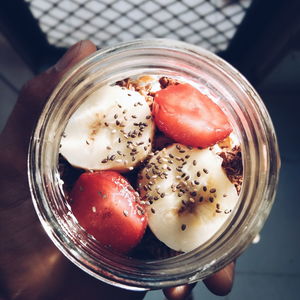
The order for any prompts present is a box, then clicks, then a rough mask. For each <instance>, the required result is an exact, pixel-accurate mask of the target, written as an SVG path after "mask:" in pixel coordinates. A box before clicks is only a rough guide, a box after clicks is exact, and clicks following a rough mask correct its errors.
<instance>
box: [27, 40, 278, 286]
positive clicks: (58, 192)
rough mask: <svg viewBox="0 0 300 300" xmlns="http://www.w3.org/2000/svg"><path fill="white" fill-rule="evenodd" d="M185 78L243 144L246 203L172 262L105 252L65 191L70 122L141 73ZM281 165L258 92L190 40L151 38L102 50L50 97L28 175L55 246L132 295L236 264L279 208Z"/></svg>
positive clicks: (34, 141)
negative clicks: (61, 163)
mask: <svg viewBox="0 0 300 300" xmlns="http://www.w3.org/2000/svg"><path fill="white" fill-rule="evenodd" d="M143 74H147V75H151V74H154V75H157V74H159V75H161V76H170V77H177V78H179V79H180V78H183V79H184V81H187V82H191V83H194V84H196V85H198V86H199V87H201V89H202V90H203V89H204V90H206V92H207V93H208V94H210V96H211V97H212V98H213V99H214V101H215V102H217V104H218V105H219V106H220V107H221V108H222V109H223V110H224V111H225V113H226V114H227V116H228V118H229V119H230V122H231V124H232V125H233V127H234V128H235V132H236V134H237V136H238V138H239V140H240V142H241V149H242V158H243V168H244V171H243V172H244V174H243V176H244V181H243V186H242V191H241V193H240V196H239V204H238V205H237V207H236V208H235V211H234V212H233V213H232V214H231V217H230V218H229V219H228V220H227V221H226V223H225V225H224V226H223V227H222V228H221V229H220V230H219V232H218V233H217V234H216V235H215V236H214V237H213V238H211V239H210V240H209V241H208V242H206V243H205V244H204V245H202V246H200V247H199V248H197V249H195V250H193V251H191V252H188V253H185V254H181V255H178V256H175V257H172V258H168V259H161V260H147V261H146V260H138V259H133V258H129V257H126V256H121V255H116V254H113V253H111V252H110V251H108V250H107V249H104V248H103V247H101V246H100V245H99V243H98V242H97V241H96V240H95V239H94V238H92V237H91V236H90V235H88V234H87V233H86V232H85V231H84V230H83V229H82V228H81V227H80V226H79V225H78V223H77V222H76V220H75V218H74V216H73V214H72V213H71V210H70V207H69V205H68V203H67V201H66V199H65V197H64V193H63V191H62V185H61V179H60V175H59V172H58V156H59V144H60V139H61V136H62V134H63V131H64V128H65V126H66V124H67V122H68V119H69V118H70V116H71V115H72V114H73V113H74V111H75V110H76V109H77V108H78V107H79V106H80V105H81V103H83V101H84V100H85V98H86V97H87V96H88V95H90V94H91V93H92V92H94V91H95V90H96V89H98V88H99V87H101V86H103V85H106V84H110V83H113V82H116V81H118V80H120V79H124V78H127V77H133V76H138V75H143ZM279 167H280V159H279V152H278V146H277V141H276V135H275V132H274V128H273V125H272V122H271V119H270V117H269V114H268V112H267V110H266V108H265V106H264V104H263V102H262V100H261V99H260V97H259V95H258V94H257V92H256V91H255V90H254V88H253V87H252V86H251V85H250V84H249V82H248V81H247V80H246V79H245V78H244V77H243V76H242V75H241V74H240V73H239V72H238V71H237V70H235V69H234V68H233V67H232V66H230V65H229V64H228V63H226V62H225V61H224V60H222V59H221V58H219V57H218V56H216V55H214V54H212V53H210V52H209V51H206V50H204V49H201V48H199V47H195V46H192V45H189V44H186V43H183V42H178V41H172V40H165V39H150V40H137V41H133V42H129V43H123V44H120V45H117V46H115V47H111V48H106V49H103V50H100V51H97V52H95V53H94V54H92V55H91V56H90V57H88V58H86V59H84V60H83V61H82V62H80V63H79V64H77V65H76V66H75V67H74V68H73V69H72V70H70V71H69V72H68V73H67V74H66V75H65V76H64V77H63V78H62V80H61V81H60V83H59V84H58V86H57V87H56V89H55V90H54V91H53V93H52V95H51V96H50V98H49V101H48V102H47V104H46V106H45V108H44V110H43V112H42V114H41V116H40V118H39V121H38V123H37V126H36V128H35V131H34V133H33V135H32V139H31V144H30V149H29V159H28V175H29V182H30V187H31V193H32V199H33V203H34V206H35V209H36V212H37V214H38V216H39V219H40V221H41V223H42V225H43V227H44V229H45V231H46V232H47V234H48V235H49V237H50V238H51V239H52V241H53V242H54V244H55V245H56V246H57V247H58V248H59V249H60V250H61V251H62V252H63V253H64V255H65V256H66V257H67V258H69V259H70V260H71V261H72V262H73V263H75V264H76V265H77V266H78V267H80V268H81V269H82V270H84V271H86V272H87V273H89V274H90V275H92V276H94V277H96V278H98V279H100V280H102V281H104V282H107V283H110V284H112V285H115V286H118V287H123V288H127V289H132V290H145V289H155V288H164V287H168V286H174V285H181V284H185V283H192V282H195V281H197V280H200V279H203V278H205V277H207V276H209V275H210V274H212V273H213V272H216V271H217V270H219V269H221V268H223V267H224V266H226V265H227V264H228V263H230V262H231V261H233V260H234V259H235V258H237V257H238V256H239V255H240V254H241V253H242V252H243V251H244V250H245V249H246V248H247V246H248V245H249V244H250V243H251V241H252V240H253V239H254V237H255V236H256V235H257V234H258V232H259V231H260V229H261V228H262V226H263V224H264V222H265V220H266V218H267V216H268V214H269V212H270V209H271V206H272V203H273V200H274V196H275V190H276V185H277V181H278V174H279Z"/></svg>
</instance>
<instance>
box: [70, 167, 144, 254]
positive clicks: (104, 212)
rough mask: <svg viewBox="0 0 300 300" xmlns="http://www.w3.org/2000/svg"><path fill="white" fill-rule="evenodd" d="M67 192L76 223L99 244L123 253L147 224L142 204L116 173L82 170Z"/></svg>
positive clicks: (139, 235)
mask: <svg viewBox="0 0 300 300" xmlns="http://www.w3.org/2000/svg"><path fill="white" fill-rule="evenodd" d="M70 196H71V203H72V204H71V206H72V210H73V213H74V215H75V217H76V218H77V220H78V222H79V224H80V225H81V226H82V227H83V228H84V229H85V230H86V231H87V232H88V233H90V234H91V235H93V236H94V237H95V238H96V239H97V240H98V241H99V242H100V243H101V244H102V245H104V246H108V247H111V248H112V249H114V250H116V251H119V252H122V253H127V252H129V251H130V250H131V249H133V248H134V247H135V246H136V245H137V244H138V243H139V241H140V240H141V238H142V237H143V234H144V232H145V229H146V226H147V218H146V215H144V210H143V206H142V205H141V204H139V203H138V202H139V198H138V194H137V193H136V192H135V191H134V189H133V188H132V187H131V186H130V184H129V183H128V181H127V180H126V179H125V178H124V177H123V176H121V175H120V174H119V173H117V172H114V171H99V172H94V173H83V174H82V175H81V176H80V177H79V179H78V180H77V181H76V183H75V185H74V187H73V189H72V191H71V195H70Z"/></svg>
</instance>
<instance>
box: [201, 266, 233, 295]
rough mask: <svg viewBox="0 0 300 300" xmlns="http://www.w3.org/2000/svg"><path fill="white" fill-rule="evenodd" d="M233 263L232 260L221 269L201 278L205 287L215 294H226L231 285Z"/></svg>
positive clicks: (229, 290)
mask: <svg viewBox="0 0 300 300" xmlns="http://www.w3.org/2000/svg"><path fill="white" fill-rule="evenodd" d="M234 273H235V263H234V262H232V263H230V264H229V265H227V266H226V267H225V268H223V269H222V270H220V271H218V272H217V273H215V274H213V275H211V276H210V277H208V278H206V279H204V280H203V282H204V284H205V285H206V287H207V288H208V289H209V290H210V291H211V292H212V293H213V294H215V295H218V296H226V295H227V294H229V293H230V292H231V290H232V287H233V281H234Z"/></svg>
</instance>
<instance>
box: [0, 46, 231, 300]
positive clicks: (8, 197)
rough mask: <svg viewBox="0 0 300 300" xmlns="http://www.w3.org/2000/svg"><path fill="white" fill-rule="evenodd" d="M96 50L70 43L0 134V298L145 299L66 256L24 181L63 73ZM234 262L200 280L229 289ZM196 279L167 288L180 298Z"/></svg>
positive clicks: (218, 290)
mask: <svg viewBox="0 0 300 300" xmlns="http://www.w3.org/2000/svg"><path fill="white" fill-rule="evenodd" d="M95 51H96V46H95V45H94V44H93V43H91V42H90V41H81V42H79V43H77V44H75V45H73V46H72V47H71V48H70V49H69V50H68V51H67V53H66V54H65V55H64V56H63V58H62V59H61V60H60V61H59V62H58V63H57V64H56V65H55V66H54V67H52V68H50V69H49V70H47V71H46V72H44V73H42V74H40V75H38V76H37V77H35V78H33V79H32V80H30V81H29V82H28V83H27V84H25V86H24V87H23V89H22V91H21V93H20V96H19V100H18V102H17V104H16V106H15V109H14V111H13V113H12V114H11V116H10V118H9V120H8V122H7V125H6V127H5V129H4V130H3V132H2V134H1V143H0V166H1V173H0V190H1V193H0V240H1V242H0V300H8V299H18V300H19V299H24V300H35V299H43V300H47V299H64V300H69V299H70V300H71V299H72V300H76V299H89V300H94V299H95V300H96V299H103V300H104V299H125V300H126V299H132V300H134V299H143V297H144V295H145V292H133V291H127V290H124V289H120V288H116V287H113V286H110V285H107V284H105V283H102V282H101V281H99V280H96V279H94V278H92V277H91V276H89V275H87V274H86V273H85V272H83V271H81V270H80V269H79V268H77V267H76V266H74V265H73V264H72V263H71V262H69V260H68V259H66V258H65V257H64V256H63V255H62V254H61V253H60V252H59V250H58V249H57V248H56V247H55V246H54V244H53V243H52V242H51V241H50V239H49V238H48V236H47V235H46V233H45V232H44V230H43V229H42V227H41V225H40V222H39V220H38V218H37V216H36V213H35V211H34V209H33V206H32V202H31V197H30V192H29V188H28V182H27V166H26V163H27V162H26V160H27V151H28V144H29V139H30V135H31V132H32V130H33V128H34V124H35V122H36V120H37V118H38V116H39V114H40V112H41V110H42V108H43V105H44V104H45V102H46V100H47V99H48V97H49V95H50V94H51V92H52V90H53V89H54V87H55V86H56V85H57V84H58V82H59V81H60V79H61V78H62V76H63V75H64V74H65V73H66V72H67V71H68V70H69V69H70V68H71V67H73V66H74V65H75V64H76V63H78V62H79V61H81V60H82V59H83V58H85V57H87V56H89V55H90V54H92V53H93V52H95ZM233 277H234V263H231V264H230V265H228V266H227V267H225V268H224V269H222V270H221V271H219V272H217V273H215V274H214V275H212V276H211V277H209V278H207V279H205V280H204V283H205V284H206V286H207V288H208V289H209V290H210V291H211V292H213V293H215V294H217V295H226V294H227V293H229V292H230V290H231V288H232V284H233ZM194 285H195V284H192V285H184V286H179V287H173V288H168V289H165V290H164V293H165V295H166V297H167V298H168V299H171V300H179V299H185V297H186V296H187V295H188V294H189V293H190V292H191V290H192V288H193V287H194Z"/></svg>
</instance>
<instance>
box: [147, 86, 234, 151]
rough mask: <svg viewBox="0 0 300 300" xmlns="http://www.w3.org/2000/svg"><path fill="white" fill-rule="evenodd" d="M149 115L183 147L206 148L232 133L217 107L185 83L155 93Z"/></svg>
mask: <svg viewBox="0 0 300 300" xmlns="http://www.w3.org/2000/svg"><path fill="white" fill-rule="evenodd" d="M152 113H153V115H154V120H155V123H156V125H157V127H158V128H159V129H160V130H161V131H162V132H163V133H165V134H166V135H167V136H169V137H170V138H172V139H173V140H174V141H176V142H179V143H181V144H184V145H189V146H193V147H201V148H205V147H208V146H211V145H214V144H215V143H217V142H218V141H221V140H223V139H224V138H226V137H227V136H228V135H229V134H230V133H231V131H232V128H231V125H230V123H229V121H228V119H227V117H226V115H225V114H224V112H223V111H222V110H221V109H220V107H219V106H218V105H217V104H216V103H214V102H213V101H212V100H211V99H209V98H208V96H206V95H204V94H202V93H200V91H198V90H197V89H196V88H195V87H193V86H191V85H189V84H187V83H185V84H177V85H171V86H168V87H167V88H165V89H162V90H160V91H158V92H156V94H155V97H154V103H153V109H152Z"/></svg>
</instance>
